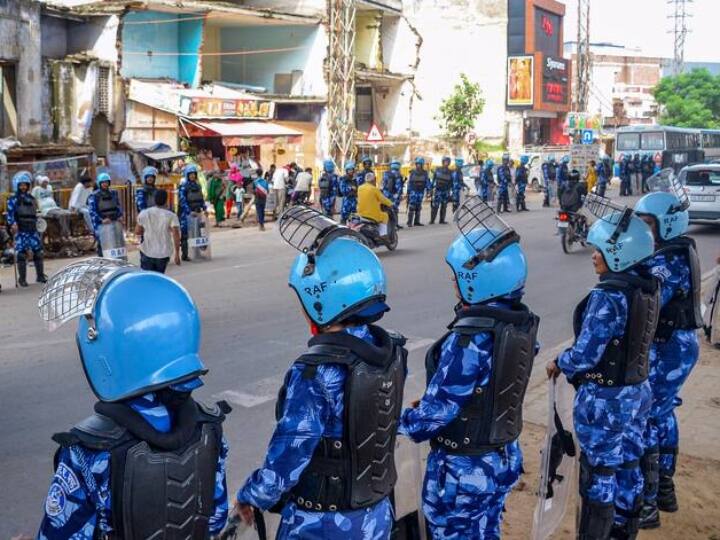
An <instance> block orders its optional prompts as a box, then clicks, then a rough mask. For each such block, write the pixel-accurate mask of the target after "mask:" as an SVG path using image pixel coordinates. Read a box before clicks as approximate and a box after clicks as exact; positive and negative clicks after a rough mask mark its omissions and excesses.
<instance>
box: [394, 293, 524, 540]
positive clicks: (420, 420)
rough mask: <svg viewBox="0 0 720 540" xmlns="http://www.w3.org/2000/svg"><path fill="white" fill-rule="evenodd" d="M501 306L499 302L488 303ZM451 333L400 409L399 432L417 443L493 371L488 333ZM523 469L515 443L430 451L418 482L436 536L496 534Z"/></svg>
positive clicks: (454, 538) (469, 538)
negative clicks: (464, 339) (420, 390)
mask: <svg viewBox="0 0 720 540" xmlns="http://www.w3.org/2000/svg"><path fill="white" fill-rule="evenodd" d="M489 305H491V306H494V307H504V306H503V304H501V303H490V304H489ZM458 340H459V335H458V334H456V333H451V334H450V335H449V336H448V337H447V339H446V340H445V341H444V342H443V344H442V348H441V352H440V360H439V363H438V369H437V372H436V373H435V376H434V377H433V378H432V380H431V381H430V384H429V385H428V387H427V390H426V391H425V395H424V396H423V398H422V399H421V400H420V404H419V405H418V407H416V408H413V409H406V410H405V411H403V414H402V417H401V420H400V428H399V432H400V433H402V434H404V435H408V436H409V437H411V438H412V439H413V440H414V441H416V442H420V441H424V440H427V439H430V438H432V437H433V436H435V435H437V434H438V432H440V431H441V430H442V429H443V428H444V427H445V426H447V425H448V424H449V423H450V422H452V421H453V420H454V419H455V417H456V416H457V415H458V413H459V412H460V410H461V408H462V407H463V405H464V404H465V403H466V402H467V401H468V399H469V398H470V397H471V395H472V393H473V391H474V390H475V387H476V386H487V385H488V384H489V383H490V377H491V375H492V358H493V338H492V335H491V334H490V333H488V332H481V333H479V334H476V335H474V336H473V337H472V340H471V341H470V343H469V344H468V346H467V347H462V346H461V345H460V344H459V343H458ZM521 472H522V452H521V450H520V445H519V444H518V442H517V441H514V442H511V443H508V444H506V445H505V446H504V447H503V448H502V449H501V450H500V451H494V452H488V453H485V454H481V455H477V456H462V455H454V454H448V453H446V452H445V451H444V450H442V449H433V450H432V451H431V452H430V455H429V456H428V461H427V470H426V472H425V481H424V485H423V513H424V514H425V517H426V519H427V521H428V524H429V526H430V530H431V532H432V534H433V538H434V539H436V540H488V539H494V538H500V522H501V520H502V511H503V505H504V504H505V499H506V498H507V496H508V494H509V493H510V491H511V490H512V488H513V486H514V485H515V484H516V483H517V481H518V479H519V478H520V474H521Z"/></svg>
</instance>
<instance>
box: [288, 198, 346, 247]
mask: <svg viewBox="0 0 720 540" xmlns="http://www.w3.org/2000/svg"><path fill="white" fill-rule="evenodd" d="M278 229H279V230H280V236H282V238H283V240H285V242H287V243H288V244H289V245H290V246H292V247H293V248H295V249H297V250H298V251H300V252H302V253H312V252H315V253H318V254H319V253H320V252H321V251H322V248H323V247H324V246H325V245H326V244H327V243H328V242H329V241H330V240H332V239H334V238H337V237H338V236H345V235H347V236H357V233H355V232H354V231H353V230H352V229H350V228H348V227H345V226H343V225H340V224H338V223H337V222H336V221H333V220H332V219H330V218H329V217H327V216H326V215H324V214H322V213H320V212H318V211H317V210H315V209H314V208H309V207H307V206H293V207H291V208H289V209H288V210H286V211H285V212H283V214H282V215H281V216H280V219H279V226H278Z"/></svg>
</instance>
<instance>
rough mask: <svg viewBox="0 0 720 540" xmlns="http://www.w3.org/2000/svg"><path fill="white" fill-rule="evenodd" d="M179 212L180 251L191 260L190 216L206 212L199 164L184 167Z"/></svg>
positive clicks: (185, 259) (179, 191)
mask: <svg viewBox="0 0 720 540" xmlns="http://www.w3.org/2000/svg"><path fill="white" fill-rule="evenodd" d="M178 199H179V208H178V211H179V214H180V216H179V217H180V251H181V252H182V260H183V261H189V260H190V258H189V257H188V218H189V217H190V216H191V215H193V214H195V215H198V214H200V213H202V212H206V205H205V196H204V195H203V192H202V186H201V185H200V183H199V182H198V169H197V165H195V164H193V163H190V164H188V165H186V166H185V168H184V169H183V181H182V182H181V184H180V187H179V188H178Z"/></svg>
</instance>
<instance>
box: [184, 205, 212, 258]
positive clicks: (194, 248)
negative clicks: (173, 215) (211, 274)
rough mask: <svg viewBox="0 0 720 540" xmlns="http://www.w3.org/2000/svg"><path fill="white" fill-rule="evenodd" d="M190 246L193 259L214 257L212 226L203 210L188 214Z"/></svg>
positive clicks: (189, 254)
mask: <svg viewBox="0 0 720 540" xmlns="http://www.w3.org/2000/svg"><path fill="white" fill-rule="evenodd" d="M188 248H189V250H188V257H190V260H191V261H195V262H198V261H209V260H210V259H211V258H212V252H211V249H210V227H209V226H208V222H207V218H206V217H205V214H203V213H202V212H199V213H193V214H190V215H189V216H188Z"/></svg>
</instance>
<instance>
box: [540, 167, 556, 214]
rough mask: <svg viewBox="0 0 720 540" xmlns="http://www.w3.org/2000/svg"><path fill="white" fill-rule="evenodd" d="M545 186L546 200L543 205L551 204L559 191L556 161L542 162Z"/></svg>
mask: <svg viewBox="0 0 720 540" xmlns="http://www.w3.org/2000/svg"><path fill="white" fill-rule="evenodd" d="M542 174H543V186H544V187H545V200H544V201H543V206H550V202H551V201H552V200H553V198H555V193H556V192H557V182H556V177H557V165H556V164H555V163H554V162H550V161H545V162H544V163H543V164H542Z"/></svg>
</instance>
